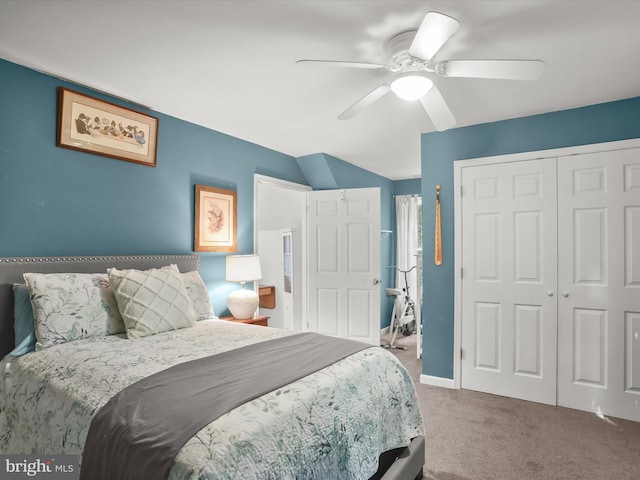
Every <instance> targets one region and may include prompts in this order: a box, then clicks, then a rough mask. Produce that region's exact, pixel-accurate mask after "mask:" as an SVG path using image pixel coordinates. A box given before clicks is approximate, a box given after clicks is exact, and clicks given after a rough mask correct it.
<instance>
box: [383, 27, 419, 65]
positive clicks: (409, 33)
mask: <svg viewBox="0 0 640 480" xmlns="http://www.w3.org/2000/svg"><path fill="white" fill-rule="evenodd" d="M416 32H417V30H405V31H404V32H400V33H397V34H395V35H393V36H392V37H390V38H389V39H387V41H386V42H385V44H384V49H385V51H386V52H387V54H389V56H390V57H391V62H390V63H391V65H390V70H391V71H392V72H418V71H421V70H426V71H429V69H428V68H427V63H428V61H425V60H423V59H420V58H416V57H413V56H411V55H410V54H409V47H410V46H411V43H412V42H413V39H414V38H415V36H416Z"/></svg>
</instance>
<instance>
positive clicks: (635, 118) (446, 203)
mask: <svg viewBox="0 0 640 480" xmlns="http://www.w3.org/2000/svg"><path fill="white" fill-rule="evenodd" d="M639 119H640V97H637V98H631V99H628V100H621V101H617V102H610V103H604V104H599V105H592V106H588V107H582V108H576V109H571V110H563V111H558V112H553V113H547V114H543V115H535V116H531V117H524V118H518V119H514V120H505V121H501V122H495V123H487V124H483V125H475V126H470V127H463V128H456V129H452V130H448V131H444V132H433V133H426V134H423V135H422V195H423V198H424V199H429V198H434V195H435V186H436V184H440V185H441V186H442V191H441V197H440V198H441V215H442V243H443V259H444V263H443V265H442V266H440V267H437V266H435V265H433V262H427V261H425V262H424V270H423V286H424V310H423V322H424V337H423V357H422V371H423V373H424V374H425V375H432V376H436V377H443V378H453V341H454V338H453V323H454V319H453V315H454V290H453V289H454V271H453V265H454V257H453V255H454V218H453V202H454V192H453V162H454V161H455V160H463V159H470V158H479V157H487V156H493V155H505V154H510V153H519V152H528V151H536V150H547V149H553V148H561V147H569V146H575V145H588V144H592V143H602V142H610V141H616V140H627V139H631V138H638V137H640V121H639ZM427 203H428V202H427ZM422 211H423V217H422V222H423V223H422V224H423V225H424V232H425V234H424V236H423V250H424V251H425V252H431V251H433V248H434V245H433V234H429V233H428V232H433V225H434V222H435V213H434V209H433V208H423V210H422Z"/></svg>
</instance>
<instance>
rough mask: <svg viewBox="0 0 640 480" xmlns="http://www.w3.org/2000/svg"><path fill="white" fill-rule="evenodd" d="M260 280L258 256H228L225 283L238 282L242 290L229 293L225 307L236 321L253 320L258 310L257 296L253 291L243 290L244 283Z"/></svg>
mask: <svg viewBox="0 0 640 480" xmlns="http://www.w3.org/2000/svg"><path fill="white" fill-rule="evenodd" d="M261 278H262V271H261V270H260V258H259V257H258V255H229V256H227V276H226V279H227V282H240V285H242V288H241V289H240V290H234V291H232V292H230V293H229V296H228V297H227V307H228V308H229V311H230V312H231V315H233V316H234V317H235V318H237V319H241V320H245V319H248V318H253V314H254V313H255V311H256V309H257V308H258V303H259V298H258V294H257V293H256V292H254V291H253V290H245V288H244V284H245V283H246V282H253V281H255V280H260V279H261Z"/></svg>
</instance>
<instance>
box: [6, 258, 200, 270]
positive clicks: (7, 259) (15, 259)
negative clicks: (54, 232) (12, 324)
mask: <svg viewBox="0 0 640 480" xmlns="http://www.w3.org/2000/svg"><path fill="white" fill-rule="evenodd" d="M193 256H194V257H196V261H197V264H198V270H200V256H199V255H193ZM153 258H155V259H159V260H174V259H175V260H178V259H180V258H184V255H118V256H98V257H9V258H0V263H2V262H5V263H10V262H13V263H24V262H34V263H35V262H61V261H62V262H67V261H69V262H77V261H92V260H97V261H100V260H103V261H110V260H113V261H123V260H134V259H142V260H151V259H153Z"/></svg>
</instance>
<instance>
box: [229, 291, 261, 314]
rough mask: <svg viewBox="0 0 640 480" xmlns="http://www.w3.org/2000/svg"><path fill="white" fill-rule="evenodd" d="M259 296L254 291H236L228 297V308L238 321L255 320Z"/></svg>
mask: <svg viewBox="0 0 640 480" xmlns="http://www.w3.org/2000/svg"><path fill="white" fill-rule="evenodd" d="M259 301H260V300H259V298H258V294H257V293H256V292H254V291H253V290H245V289H241V290H234V291H232V292H231V293H229V296H228V297H227V307H228V308H229V311H230V312H231V315H233V316H234V317H235V318H237V319H238V320H246V319H249V318H253V314H254V313H255V312H256V309H257V308H258V303H259Z"/></svg>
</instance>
